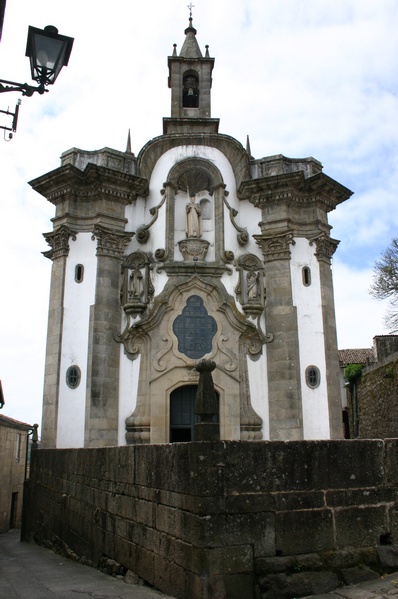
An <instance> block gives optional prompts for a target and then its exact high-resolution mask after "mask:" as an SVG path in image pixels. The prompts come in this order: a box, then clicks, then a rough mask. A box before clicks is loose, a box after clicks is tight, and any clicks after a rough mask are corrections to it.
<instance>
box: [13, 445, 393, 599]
mask: <svg viewBox="0 0 398 599" xmlns="http://www.w3.org/2000/svg"><path fill="white" fill-rule="evenodd" d="M397 461H398V440H395V439H392V440H386V441H378V440H347V441H289V442H279V441H273V442H250V441H247V442H245V441H240V442H222V441H220V442H202V443H180V444H173V445H140V446H128V447H109V448H100V449H70V450H61V449H58V450H50V449H49V450H37V451H36V452H34V455H33V456H32V467H31V478H30V481H29V483H28V486H27V489H26V491H27V492H26V505H25V508H26V509H25V523H24V530H23V536H24V538H26V539H29V540H31V539H34V540H36V541H37V542H39V543H45V544H49V543H50V544H52V545H53V546H54V545H58V546H62V547H63V548H64V549H65V548H68V550H69V552H73V553H74V554H75V555H77V556H82V557H83V561H86V562H92V563H94V564H99V563H104V560H105V561H106V559H107V558H108V559H110V560H114V561H115V562H117V563H118V564H121V567H122V570H123V568H124V569H125V570H130V571H132V572H134V573H135V574H136V575H138V576H139V577H141V578H143V579H144V580H145V581H146V582H147V583H149V584H151V585H153V586H155V587H156V588H158V589H160V590H162V591H163V592H166V593H168V594H170V595H173V596H175V597H178V598H184V599H185V598H186V599H192V598H195V599H196V598H198V599H199V598H200V599H202V598H203V599H206V598H212V599H221V598H227V599H235V598H236V599H238V598H239V599H242V598H243V597H244V598H245V599H250V598H252V597H253V598H254V597H256V598H260V597H261V599H282V598H284V597H286V598H292V597H299V596H303V595H305V594H307V595H308V594H311V593H315V592H318V593H319V592H325V591H327V590H332V589H333V588H335V587H336V586H337V585H338V584H339V583H341V582H347V580H348V581H353V580H354V579H355V580H357V579H359V578H360V577H361V576H362V577H372V576H376V572H377V571H381V569H382V563H381V562H380V559H379V556H378V553H377V551H376V548H377V546H379V545H380V544H385V543H388V544H390V543H395V542H396V540H397V539H398V518H397V508H398V470H397ZM381 549H383V547H382V548H381ZM379 554H380V548H379Z"/></svg>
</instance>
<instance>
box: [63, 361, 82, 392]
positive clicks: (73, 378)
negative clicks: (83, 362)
mask: <svg viewBox="0 0 398 599" xmlns="http://www.w3.org/2000/svg"><path fill="white" fill-rule="evenodd" d="M80 377H81V372H80V368H79V367H78V366H69V368H68V370H67V371H66V384H67V385H68V387H70V388H71V389H76V387H78V386H79V383H80Z"/></svg>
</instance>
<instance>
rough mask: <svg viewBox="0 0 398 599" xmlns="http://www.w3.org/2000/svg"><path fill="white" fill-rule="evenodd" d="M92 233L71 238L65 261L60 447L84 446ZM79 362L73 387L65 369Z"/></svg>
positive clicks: (92, 285) (92, 277) (92, 283)
mask: <svg viewBox="0 0 398 599" xmlns="http://www.w3.org/2000/svg"><path fill="white" fill-rule="evenodd" d="M91 236H92V233H78V234H77V236H76V240H75V241H74V240H73V239H72V238H70V240H69V246H70V250H69V255H68V258H67V262H66V273H65V293H64V321H63V334H62V349H61V370H60V385H59V404H58V425H57V441H56V444H57V447H59V448H60V447H83V446H84V424H85V410H86V383H87V352H88V334H89V319H90V306H91V305H92V304H94V301H95V280H96V257H95V251H96V242H95V241H93V240H92V239H91ZM77 264H81V265H83V268H84V275H83V281H82V282H81V283H77V282H76V281H75V268H76V265H77ZM72 365H76V366H78V367H79V368H80V370H81V380H80V384H79V386H78V387H77V388H76V389H71V388H70V387H68V385H67V384H66V371H67V369H68V368H69V366H72Z"/></svg>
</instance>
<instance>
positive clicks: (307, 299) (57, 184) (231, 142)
mask: <svg viewBox="0 0 398 599" xmlns="http://www.w3.org/2000/svg"><path fill="white" fill-rule="evenodd" d="M168 66H169V87H170V89H171V116H170V117H169V118H164V119H163V134H162V135H160V136H159V137H157V138H155V139H152V140H151V141H149V142H148V143H147V144H146V145H145V146H144V147H143V148H142V149H141V151H140V152H139V154H138V156H135V155H134V154H132V153H131V151H130V147H129V145H128V148H127V151H126V152H119V151H116V150H112V149H109V148H104V149H102V150H99V151H93V152H90V151H83V150H79V149H76V148H72V149H71V150H69V151H67V152H64V153H63V155H62V159H61V166H60V168H58V169H56V170H54V171H52V172H50V173H47V174H45V175H43V176H41V177H38V178H37V179H35V180H34V181H31V182H30V184H31V185H32V187H33V189H35V190H36V191H37V192H38V193H40V194H42V195H43V196H44V197H45V198H46V199H47V200H48V201H50V202H51V203H53V204H54V206H55V209H56V213H55V217H54V219H53V230H52V231H51V232H49V233H46V234H45V239H46V241H47V243H48V244H49V246H50V249H49V251H47V252H45V255H46V256H47V257H48V258H50V259H51V260H52V275H51V277H52V278H51V291H50V307H49V320H48V337H47V352H46V370H45V383H44V399H43V422H42V429H41V433H42V443H41V446H42V447H99V446H105V445H121V444H126V443H127V444H137V443H169V442H174V441H190V440H194V421H195V414H194V399H195V394H196V387H197V384H198V376H199V375H198V372H197V370H196V364H197V362H198V361H199V360H200V359H202V358H208V359H211V360H214V361H215V363H216V369H215V370H214V372H213V381H214V386H215V389H216V392H217V397H218V401H219V423H220V436H221V439H225V440H238V439H242V440H261V439H264V440H266V439H271V440H274V439H278V440H290V439H329V438H342V436H343V432H342V413H341V412H342V411H341V399H340V385H339V363H338V352H337V341H336V324H335V311H334V297H333V283H332V273H331V267H330V263H331V258H332V255H333V253H334V252H335V250H336V247H337V244H338V242H337V241H336V240H334V239H332V238H331V236H330V229H331V227H330V225H329V224H328V212H329V211H331V210H333V209H335V208H336V206H337V205H338V204H340V203H341V202H343V201H345V200H346V199H348V198H349V197H350V195H351V192H350V191H349V190H348V189H347V188H346V187H344V186H342V185H341V184H339V183H338V182H336V181H334V180H333V179H331V178H330V177H328V176H327V175H326V174H325V173H323V171H322V165H321V164H320V162H318V161H317V160H315V159H314V158H304V159H290V158H286V157H284V156H282V155H277V156H270V157H265V158H261V159H254V158H253V157H252V156H251V155H250V148H249V145H248V144H247V147H246V148H244V147H243V146H242V145H241V144H240V143H239V142H238V141H237V140H236V139H234V138H232V137H230V136H228V135H225V134H222V133H219V120H218V119H216V118H212V117H211V83H212V70H213V66H214V58H211V57H210V55H209V49H208V46H206V48H205V52H204V53H202V51H201V49H200V47H199V44H198V41H197V38H196V30H195V28H194V27H193V25H192V19H191V18H190V22H189V26H188V28H187V29H186V30H185V40H184V43H183V45H182V48H181V50H180V52H179V53H177V48H176V45H175V46H174V50H173V54H172V56H170V57H169V58H168Z"/></svg>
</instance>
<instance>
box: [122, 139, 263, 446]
mask: <svg viewBox="0 0 398 599" xmlns="http://www.w3.org/2000/svg"><path fill="white" fill-rule="evenodd" d="M192 157H195V158H202V159H204V160H209V161H210V162H211V163H212V164H214V165H215V166H216V167H217V168H218V169H219V171H220V172H221V175H222V178H223V181H224V184H225V185H226V191H228V196H227V201H228V203H229V205H230V206H231V207H232V208H234V209H235V210H237V211H238V215H237V216H236V217H235V222H236V224H237V225H238V226H239V227H247V228H248V232H249V241H248V243H247V244H246V245H245V246H244V247H242V246H240V245H239V243H238V240H237V234H238V231H237V230H236V229H235V227H234V226H233V225H232V223H231V220H230V214H229V210H228V208H227V207H226V206H225V205H224V208H223V209H224V247H225V249H226V250H229V251H232V252H233V253H234V254H235V257H239V256H240V255H243V254H249V253H253V254H255V255H257V256H258V257H259V258H260V259H262V255H261V252H260V250H259V247H258V245H257V244H256V243H255V241H254V239H253V237H252V235H253V234H255V233H259V232H260V231H259V228H258V222H259V221H260V220H261V213H260V212H259V210H258V209H257V208H255V207H254V206H253V205H252V204H250V203H249V202H248V201H243V202H242V201H239V200H238V198H237V195H236V183H235V176H234V173H233V169H232V167H231V164H230V162H229V161H228V159H227V157H226V156H225V155H224V154H223V153H222V152H221V151H220V150H218V149H217V148H213V147H209V146H201V145H200V146H180V147H177V148H172V149H170V150H168V151H167V152H165V153H164V154H163V155H162V156H161V157H160V158H159V160H158V161H157V163H156V165H155V167H154V169H153V171H152V176H151V179H150V182H149V195H148V197H147V198H146V199H145V200H144V199H142V198H138V199H137V200H136V202H134V204H133V205H131V206H127V207H126V218H127V220H128V226H127V229H128V230H131V231H136V230H137V229H138V227H139V226H140V225H142V224H145V225H147V224H149V223H150V222H151V220H152V218H153V215H151V214H150V212H149V210H150V209H151V208H154V207H156V206H158V205H159V204H160V202H161V200H162V198H163V196H162V194H161V190H162V189H163V185H164V182H165V181H167V179H168V174H169V172H170V170H171V169H172V168H173V167H174V166H175V165H176V164H177V163H178V162H180V161H182V160H186V159H187V158H192ZM177 196H178V194H177ZM202 197H205V195H203V196H200V197H199V196H198V198H197V199H198V200H200V199H201V198H202ZM206 197H207V196H206ZM177 199H178V197H177ZM183 212H184V214H183V217H181V215H179V216H180V218H176V228H177V229H178V228H179V229H181V230H180V238H179V236H178V235H176V239H175V244H176V245H175V250H174V257H175V259H176V260H181V261H182V260H183V257H182V255H181V254H180V251H179V249H178V245H177V242H178V241H179V240H180V239H183V238H184V236H185V232H184V226H185V224H184V223H185V209H183ZM213 214H214V212H213ZM215 228H216V227H215V223H214V225H212V226H207V225H205V226H204V230H203V236H202V238H203V239H207V240H208V241H210V243H211V246H210V248H209V251H208V254H207V257H206V260H207V261H211V260H214V258H215V252H214V231H215ZM165 246H166V202H165V203H164V204H163V205H162V206H161V208H160V209H159V213H158V218H157V220H156V221H155V223H154V224H153V225H152V226H151V228H150V236H149V240H148V242H147V243H146V244H145V245H140V244H139V243H138V241H137V240H136V239H135V238H134V237H133V239H132V241H131V243H130V245H129V247H128V250H127V251H126V254H129V253H131V252H134V251H139V250H141V251H145V252H151V253H152V254H154V253H155V251H156V250H157V249H159V248H165ZM151 277H152V283H153V285H154V288H155V297H156V296H157V295H159V294H160V293H161V292H162V290H163V289H164V287H165V285H166V283H167V275H166V273H165V272H164V271H163V272H161V273H157V272H156V269H153V270H152V271H151ZM221 281H222V283H223V284H224V286H225V288H226V290H227V292H228V293H229V294H230V295H231V296H232V297H235V288H236V285H237V282H238V276H237V271H236V270H235V267H234V266H233V265H231V266H230V272H229V273H227V272H226V273H224V274H223V276H222V278H221ZM236 305H237V307H238V309H239V310H240V311H241V312H242V313H243V311H242V309H241V306H240V304H239V303H238V302H237V304H236ZM120 362H121V366H120V399H119V443H120V444H125V432H126V431H125V419H126V417H128V416H130V414H131V413H132V411H133V410H134V407H135V405H136V399H137V389H138V378H139V360H135V361H134V362H132V361H131V360H130V359H129V358H128V357H127V356H126V355H125V354H124V352H123V351H121V361H120ZM248 363H249V366H248V368H249V381H250V382H249V384H250V393H251V396H252V402H253V407H254V409H255V411H256V412H257V413H258V414H259V415H260V416H261V418H262V419H263V436H264V438H265V439H267V438H269V416H268V395H267V389H268V383H267V375H266V372H267V370H266V357H265V349H264V350H263V355H262V356H261V357H260V359H259V360H258V361H256V362H252V361H251V360H248ZM254 403H255V404H256V405H255V406H254Z"/></svg>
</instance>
